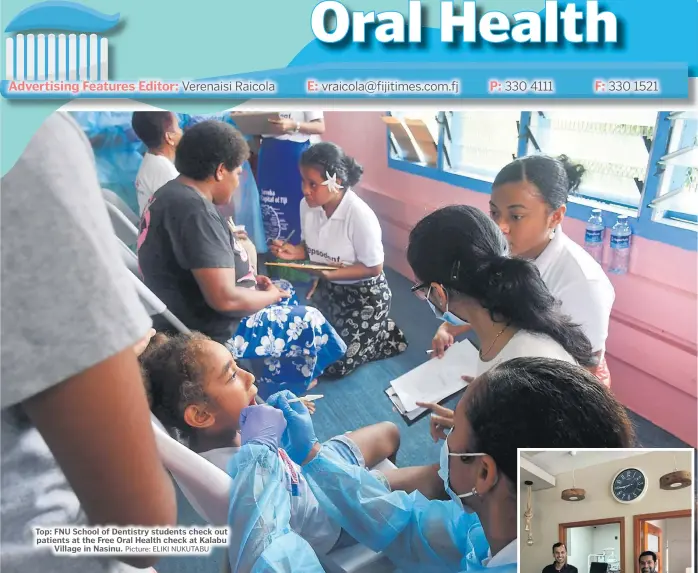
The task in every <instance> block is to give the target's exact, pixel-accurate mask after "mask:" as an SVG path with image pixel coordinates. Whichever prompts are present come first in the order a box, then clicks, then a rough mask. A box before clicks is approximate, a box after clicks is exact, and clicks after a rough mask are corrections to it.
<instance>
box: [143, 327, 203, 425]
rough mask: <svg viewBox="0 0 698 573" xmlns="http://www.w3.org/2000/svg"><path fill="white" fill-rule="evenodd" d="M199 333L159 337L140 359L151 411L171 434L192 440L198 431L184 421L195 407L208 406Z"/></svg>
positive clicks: (161, 335) (152, 341) (151, 343)
mask: <svg viewBox="0 0 698 573" xmlns="http://www.w3.org/2000/svg"><path fill="white" fill-rule="evenodd" d="M206 340H210V338H209V337H208V336H205V335H203V334H201V333H198V332H193V333H191V334H178V335H176V336H167V335H165V334H161V333H158V334H156V335H155V336H154V337H153V338H152V339H151V341H150V344H149V345H148V347H147V348H146V350H145V352H143V354H141V356H140V357H139V361H140V364H141V370H142V372H143V378H144V380H145V383H146V389H147V392H148V401H149V403H150V409H151V411H152V412H153V414H154V415H155V417H156V418H157V419H158V420H160V422H162V424H163V426H165V428H167V429H168V430H169V431H173V430H174V431H175V433H178V434H179V436H181V437H183V438H185V439H190V438H191V437H192V436H193V434H194V431H195V430H194V428H192V427H191V426H189V424H187V423H186V422H185V421H184V411H185V410H186V409H187V407H188V406H190V405H192V404H205V403H206V400H207V399H206V394H205V393H204V389H203V371H202V369H201V367H200V366H199V365H198V362H197V359H198V353H199V352H200V349H201V343H202V342H203V341H206Z"/></svg>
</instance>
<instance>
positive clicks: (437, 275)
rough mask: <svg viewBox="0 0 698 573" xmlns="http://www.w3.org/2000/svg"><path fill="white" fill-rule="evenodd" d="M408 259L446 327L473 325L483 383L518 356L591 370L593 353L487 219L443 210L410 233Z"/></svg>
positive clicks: (417, 289) (473, 211)
mask: <svg viewBox="0 0 698 573" xmlns="http://www.w3.org/2000/svg"><path fill="white" fill-rule="evenodd" d="M407 260H408V262H409V264H410V266H411V267H412V270H413V271H414V274H415V276H417V277H419V281H420V282H419V283H418V284H417V285H416V286H414V287H412V291H413V292H414V293H415V294H416V295H417V296H419V297H420V298H421V299H422V300H425V301H426V302H427V303H428V304H429V306H431V308H432V310H433V311H434V314H435V315H436V316H437V317H438V318H439V319H440V320H442V321H444V322H445V323H446V324H449V325H451V326H456V327H464V326H470V327H471V328H472V329H473V330H474V331H475V334H476V335H477V337H478V339H479V341H480V361H479V364H478V369H477V374H478V376H479V375H481V374H484V373H485V372H487V371H488V370H489V369H490V368H492V367H494V366H495V365H497V364H499V363H500V362H504V361H506V360H510V359H512V358H518V357H542V358H556V359H558V360H564V361H566V362H572V363H577V364H580V365H582V366H589V365H591V364H592V363H593V356H592V349H591V344H590V343H589V340H588V339H587V337H586V336H585V334H584V332H583V331H582V329H581V328H580V327H579V326H577V325H575V324H574V323H573V321H572V320H571V319H570V318H569V317H567V316H565V315H563V314H562V313H561V312H559V311H558V302H557V300H556V299H555V297H554V296H553V295H552V294H551V293H550V291H549V290H548V289H547V287H546V286H545V283H544V282H543V280H542V279H541V277H540V274H539V272H538V269H537V268H536V267H535V265H533V264H532V263H531V262H529V261H527V260H525V259H522V258H514V257H510V256H509V247H508V244H507V240H506V238H505V237H504V235H503V234H502V233H501V231H500V230H499V229H498V228H497V225H496V224H495V223H494V221H492V219H490V218H488V217H487V215H486V214H485V213H483V212H482V211H480V210H479V209H477V208H475V207H471V206H468V205H457V206H452V207H444V208H443V209H439V210H437V211H434V212H433V213H431V214H430V215H428V216H426V217H425V218H424V219H422V220H421V221H420V222H419V223H417V225H416V226H415V228H414V229H413V230H412V232H411V233H410V242H409V246H408V249H407Z"/></svg>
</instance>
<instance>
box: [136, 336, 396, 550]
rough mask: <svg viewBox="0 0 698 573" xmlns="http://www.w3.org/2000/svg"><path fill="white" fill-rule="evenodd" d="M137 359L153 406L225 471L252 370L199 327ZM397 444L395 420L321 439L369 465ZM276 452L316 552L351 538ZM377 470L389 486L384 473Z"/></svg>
mask: <svg viewBox="0 0 698 573" xmlns="http://www.w3.org/2000/svg"><path fill="white" fill-rule="evenodd" d="M139 360H140V363H141V367H142V370H143V377H144V380H145V383H146V389H147V392H148V400H149V402H150V407H151V410H152V412H153V414H154V415H155V416H156V417H157V418H158V420H160V422H161V423H162V424H163V425H164V426H165V427H166V428H167V429H168V431H170V432H172V430H176V431H177V434H178V437H179V438H180V439H181V440H182V441H184V442H185V444H186V445H187V446H188V447H189V448H191V449H192V450H194V451H195V452H197V453H198V454H199V455H201V456H203V457H204V458H206V459H208V460H209V461H211V462H212V463H213V464H214V465H216V466H218V467H220V468H221V469H223V470H224V471H226V472H227V468H228V463H229V461H230V458H231V457H232V456H234V455H235V454H236V452H237V451H238V449H239V447H240V435H239V431H238V430H239V421H240V412H241V411H242V410H243V409H244V408H246V407H247V406H250V405H254V404H255V397H256V395H257V388H256V386H255V384H254V381H255V379H254V376H253V375H252V374H251V373H249V372H247V371H246V370H243V369H242V368H240V367H239V366H238V365H237V364H236V363H235V360H234V359H233V356H232V355H231V353H230V351H229V350H228V349H227V348H226V347H225V346H223V345H222V344H219V343H218V342H215V341H213V340H211V339H210V338H208V337H207V336H205V335H203V334H200V333H196V332H195V333H192V334H179V335H176V336H166V335H164V334H160V333H158V334H156V335H155V336H153V337H152V339H151V340H150V343H149V344H148V346H147V348H146V349H145V351H144V352H142V353H141V354H140V357H139ZM399 444H400V433H399V430H398V428H397V426H395V424H393V423H391V422H382V423H380V424H373V425H371V426H367V427H365V428H361V429H359V430H356V431H354V432H349V433H347V434H343V435H340V436H336V437H334V438H332V439H330V440H328V441H327V442H325V444H323V446H324V447H325V448H331V449H332V450H333V451H334V452H336V453H337V454H338V455H339V456H341V457H342V459H344V460H345V461H346V462H347V463H348V464H351V465H356V466H361V467H367V468H372V467H373V466H375V465H377V464H378V463H380V462H381V461H383V460H384V459H389V460H391V461H393V462H394V460H395V455H396V453H397V450H398V448H399ZM279 456H280V457H281V459H282V461H283V462H284V464H285V465H286V466H285V467H286V468H287V479H289V480H297V481H298V483H297V492H298V495H293V496H291V528H292V529H293V530H294V531H295V532H296V533H298V534H299V535H301V536H302V537H303V538H305V540H306V541H308V543H310V545H311V546H312V547H313V549H314V550H315V551H316V553H318V554H327V553H329V552H330V551H331V550H333V549H339V548H341V547H347V546H349V545H353V544H355V543H356V541H354V540H353V539H352V538H351V537H350V536H349V535H348V534H347V533H346V532H343V531H342V530H341V528H340V527H339V526H337V525H336V524H335V523H333V522H332V521H330V519H329V517H328V516H327V515H326V514H325V513H324V512H323V511H322V510H321V509H320V507H319V505H318V502H317V499H316V498H315V496H314V495H313V493H312V491H311V490H310V488H309V487H308V484H307V483H306V481H305V479H304V478H303V475H302V470H301V468H300V467H299V466H297V465H295V464H294V463H293V462H292V461H291V460H290V458H288V456H286V455H285V452H283V450H281V451H280V452H279ZM374 471H375V470H374ZM375 473H376V476H377V477H379V478H380V479H382V481H383V482H384V483H386V487H388V485H387V480H385V479H384V478H383V477H382V474H380V473H379V472H377V471H376V472H375ZM296 476H297V477H296ZM289 495H291V494H290V493H289Z"/></svg>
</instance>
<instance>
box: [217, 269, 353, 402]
mask: <svg viewBox="0 0 698 573" xmlns="http://www.w3.org/2000/svg"><path fill="white" fill-rule="evenodd" d="M274 282H275V283H276V284H277V285H278V286H279V288H281V289H283V290H285V291H287V292H290V293H291V295H292V296H291V297H290V298H289V299H287V300H285V301H283V302H282V303H279V304H275V305H271V306H268V307H266V308H263V309H262V310H260V311H259V312H256V313H255V314H253V315H251V316H248V317H247V318H244V319H243V320H242V322H241V323H240V326H238V329H237V331H236V332H235V336H234V337H233V338H231V339H230V340H228V342H227V344H226V345H227V347H228V349H229V350H230V351H231V352H232V353H233V355H234V356H235V358H236V359H240V358H243V359H246V360H259V361H261V362H262V363H263V368H262V369H261V374H258V375H257V385H258V388H259V396H260V398H264V399H265V400H266V399H267V398H268V397H269V396H271V395H272V394H273V393H274V392H278V391H279V390H290V391H291V392H293V393H294V394H296V395H297V396H302V395H303V394H305V392H306V389H307V388H308V386H309V385H310V383H311V382H312V381H313V380H314V379H315V378H317V377H318V376H320V375H321V374H322V373H323V372H324V370H325V368H327V367H328V366H329V365H330V364H332V363H334V362H336V361H337V360H339V359H340V358H342V357H343V356H344V354H345V353H346V351H347V345H346V344H345V343H344V341H343V340H342V339H341V338H340V336H339V335H338V334H337V332H336V331H335V329H334V328H333V327H332V325H331V324H330V323H329V322H327V320H326V319H325V317H324V316H323V315H322V313H321V312H320V311H319V310H318V309H316V308H313V307H311V306H303V305H299V304H298V300H297V298H296V295H295V291H294V289H293V286H292V285H291V283H289V282H288V281H274Z"/></svg>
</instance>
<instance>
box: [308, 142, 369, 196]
mask: <svg viewBox="0 0 698 573" xmlns="http://www.w3.org/2000/svg"><path fill="white" fill-rule="evenodd" d="M300 163H301V165H302V166H304V167H311V168H313V169H317V170H318V171H320V173H322V176H323V177H324V175H325V172H328V173H329V174H330V176H332V175H334V174H335V173H336V174H337V179H339V180H341V182H342V184H343V186H344V188H345V189H346V188H347V187H353V186H354V185H356V184H357V183H358V182H359V181H360V180H361V176H362V175H363V172H364V168H363V167H361V165H360V164H359V163H358V162H357V161H356V159H354V158H353V157H350V156H349V155H347V154H346V153H344V150H343V149H342V148H341V147H339V146H338V145H335V144H334V143H330V142H327V141H323V142H320V143H316V144H315V145H311V146H310V147H309V148H308V149H306V150H305V151H304V152H303V155H301V162H300Z"/></svg>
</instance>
